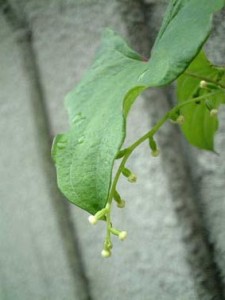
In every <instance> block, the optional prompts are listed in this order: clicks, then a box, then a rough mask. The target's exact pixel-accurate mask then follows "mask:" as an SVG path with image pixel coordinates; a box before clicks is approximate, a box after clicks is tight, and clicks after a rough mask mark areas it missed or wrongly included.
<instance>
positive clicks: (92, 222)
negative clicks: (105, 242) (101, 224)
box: [88, 215, 98, 225]
mask: <svg viewBox="0 0 225 300" xmlns="http://www.w3.org/2000/svg"><path fill="white" fill-rule="evenodd" d="M88 221H89V223H91V224H92V225H95V224H96V223H97V222H98V219H97V218H96V217H95V216H92V215H91V216H89V217H88Z"/></svg>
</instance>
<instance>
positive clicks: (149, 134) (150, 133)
mask: <svg viewBox="0 0 225 300" xmlns="http://www.w3.org/2000/svg"><path fill="white" fill-rule="evenodd" d="M218 93H221V91H216V92H213V93H211V94H210V96H214V95H216V94H218ZM205 98H206V97H205V95H203V96H199V97H196V98H193V99H190V100H187V101H185V102H183V103H181V104H178V105H176V106H175V107H174V108H172V109H171V110H170V111H168V112H167V113H166V114H165V115H164V116H163V117H162V119H160V120H159V121H158V122H157V123H156V124H155V126H153V128H152V129H151V130H150V131H148V132H147V133H146V134H144V135H143V136H142V137H140V138H139V139H138V140H137V141H136V142H134V143H133V144H132V145H130V146H129V147H128V148H127V149H126V152H125V155H124V157H123V159H122V161H121V163H120V166H119V168H118V170H117V172H116V175H115V177H114V180H113V183H112V187H111V191H110V194H109V198H108V203H109V204H111V203H112V200H113V195H114V193H115V191H116V186H117V183H118V180H119V177H120V175H121V173H122V170H123V168H124V166H125V164H126V162H127V160H128V158H129V157H130V155H131V154H132V152H133V151H134V150H135V149H136V148H137V147H138V146H139V145H140V144H142V143H143V142H144V141H146V140H147V139H149V138H150V137H153V136H154V134H155V133H156V132H157V131H158V130H159V129H160V128H161V127H162V125H163V124H164V123H165V122H166V121H167V120H168V119H170V117H171V115H173V114H174V113H175V112H176V111H178V110H179V109H180V108H182V107H183V106H186V105H188V104H191V103H195V102H196V101H199V100H205Z"/></svg>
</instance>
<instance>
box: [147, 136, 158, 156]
mask: <svg viewBox="0 0 225 300" xmlns="http://www.w3.org/2000/svg"><path fill="white" fill-rule="evenodd" d="M149 147H150V148H151V150H152V152H151V154H152V156H153V157H157V156H159V153H160V151H159V149H158V146H157V144H156V141H155V140H154V138H153V137H150V138H149Z"/></svg>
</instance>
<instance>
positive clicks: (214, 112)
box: [210, 108, 218, 117]
mask: <svg viewBox="0 0 225 300" xmlns="http://www.w3.org/2000/svg"><path fill="white" fill-rule="evenodd" d="M217 115H218V109H216V108H213V109H211V110H210V117H216V116H217Z"/></svg>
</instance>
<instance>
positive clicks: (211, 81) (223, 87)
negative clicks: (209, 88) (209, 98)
mask: <svg viewBox="0 0 225 300" xmlns="http://www.w3.org/2000/svg"><path fill="white" fill-rule="evenodd" d="M184 74H185V75H188V76H191V77H195V78H197V79H200V80H205V81H206V82H210V83H213V84H215V85H217V86H218V87H220V88H221V89H223V90H224V89H225V85H223V84H221V83H218V82H217V81H215V80H212V79H210V78H207V77H202V76H199V75H197V74H195V73H192V72H189V71H185V72H184Z"/></svg>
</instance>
